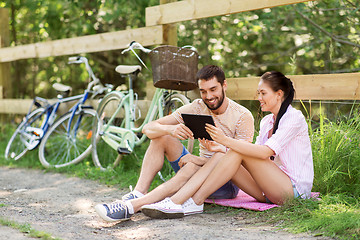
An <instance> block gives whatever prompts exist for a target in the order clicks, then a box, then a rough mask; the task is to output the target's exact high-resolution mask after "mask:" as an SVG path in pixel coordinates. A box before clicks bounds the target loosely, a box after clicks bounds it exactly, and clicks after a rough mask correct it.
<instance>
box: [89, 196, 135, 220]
mask: <svg viewBox="0 0 360 240" xmlns="http://www.w3.org/2000/svg"><path fill="white" fill-rule="evenodd" d="M95 210H96V212H97V213H98V214H99V216H100V217H101V218H102V219H104V220H105V221H108V222H117V221H124V220H129V219H130V217H131V215H132V214H130V213H129V210H128V207H127V206H126V204H125V202H123V201H120V200H117V201H115V202H112V203H110V204H106V203H104V204H98V205H96V206H95Z"/></svg>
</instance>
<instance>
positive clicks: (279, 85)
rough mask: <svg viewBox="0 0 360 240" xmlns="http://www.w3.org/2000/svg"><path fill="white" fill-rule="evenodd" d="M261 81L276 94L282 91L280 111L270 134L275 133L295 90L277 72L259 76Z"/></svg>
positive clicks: (288, 81)
mask: <svg viewBox="0 0 360 240" xmlns="http://www.w3.org/2000/svg"><path fill="white" fill-rule="evenodd" d="M261 79H262V80H263V81H264V82H266V83H267V84H269V86H270V88H271V89H272V90H273V91H274V92H276V91H278V90H282V91H283V92H284V97H285V100H284V101H283V102H282V103H281V106H280V110H279V112H278V114H277V116H276V119H275V124H274V128H273V132H272V134H274V133H275V132H276V130H277V129H278V126H279V122H280V119H281V117H282V116H283V115H284V113H285V112H286V110H287V108H288V107H289V105H290V104H291V103H292V101H293V99H294V94H295V89H294V86H293V83H292V82H291V80H290V79H289V78H287V77H285V75H284V74H282V73H281V72H277V71H271V72H266V73H264V74H263V75H262V76H261Z"/></svg>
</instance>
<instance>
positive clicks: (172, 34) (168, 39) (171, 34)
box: [160, 0, 178, 46]
mask: <svg viewBox="0 0 360 240" xmlns="http://www.w3.org/2000/svg"><path fill="white" fill-rule="evenodd" d="M176 1H177V0H160V4H166V3H171V2H176ZM163 41H164V44H167V45H172V46H177V42H178V37H177V23H172V24H165V25H164V30H163Z"/></svg>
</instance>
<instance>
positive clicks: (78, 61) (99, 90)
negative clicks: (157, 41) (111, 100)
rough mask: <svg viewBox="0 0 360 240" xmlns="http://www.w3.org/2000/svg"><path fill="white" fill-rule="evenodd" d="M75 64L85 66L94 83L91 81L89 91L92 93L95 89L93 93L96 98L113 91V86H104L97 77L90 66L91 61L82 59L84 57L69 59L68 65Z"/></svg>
mask: <svg viewBox="0 0 360 240" xmlns="http://www.w3.org/2000/svg"><path fill="white" fill-rule="evenodd" d="M74 63H76V64H81V63H84V64H85V68H86V71H87V72H88V74H89V77H90V79H92V81H90V82H89V84H88V87H87V90H88V91H90V90H91V89H93V91H94V92H95V93H94V96H96V95H98V94H101V93H103V92H105V91H108V90H111V89H112V88H113V85H111V84H105V86H103V85H102V83H101V82H100V80H99V79H98V78H97V77H96V76H95V74H94V72H93V70H92V68H91V66H90V64H89V61H88V59H87V58H86V57H82V56H75V57H69V58H68V64H74Z"/></svg>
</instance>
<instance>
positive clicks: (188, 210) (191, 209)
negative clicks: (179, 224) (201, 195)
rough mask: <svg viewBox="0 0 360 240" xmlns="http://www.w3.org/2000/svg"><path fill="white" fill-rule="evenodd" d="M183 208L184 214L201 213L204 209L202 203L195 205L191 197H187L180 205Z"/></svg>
mask: <svg viewBox="0 0 360 240" xmlns="http://www.w3.org/2000/svg"><path fill="white" fill-rule="evenodd" d="M181 207H182V209H183V210H184V215H185V216H188V215H191V214H197V213H202V212H203V211H204V204H201V205H197V204H196V203H195V202H194V200H193V199H192V198H189V199H188V200H186V202H184V203H183V204H182V205H181Z"/></svg>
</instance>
